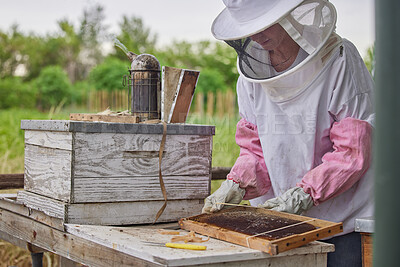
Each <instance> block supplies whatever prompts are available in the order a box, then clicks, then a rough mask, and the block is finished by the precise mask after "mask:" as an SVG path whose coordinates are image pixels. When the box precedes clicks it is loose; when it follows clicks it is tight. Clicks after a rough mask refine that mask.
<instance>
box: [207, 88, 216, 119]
mask: <svg viewBox="0 0 400 267" xmlns="http://www.w3.org/2000/svg"><path fill="white" fill-rule="evenodd" d="M213 115H214V93H213V92H208V93H207V116H209V117H212V116H213Z"/></svg>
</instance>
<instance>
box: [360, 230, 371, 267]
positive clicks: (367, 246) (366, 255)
mask: <svg viewBox="0 0 400 267" xmlns="http://www.w3.org/2000/svg"><path fill="white" fill-rule="evenodd" d="M372 236H373V235H372V234H369V233H361V249H362V261H363V267H372V266H373V257H372V255H373V239H372Z"/></svg>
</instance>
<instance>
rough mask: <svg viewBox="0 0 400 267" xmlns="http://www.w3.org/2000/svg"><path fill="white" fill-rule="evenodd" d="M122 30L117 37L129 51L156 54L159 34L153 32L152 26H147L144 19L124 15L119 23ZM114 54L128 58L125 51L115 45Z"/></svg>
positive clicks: (120, 57)
mask: <svg viewBox="0 0 400 267" xmlns="http://www.w3.org/2000/svg"><path fill="white" fill-rule="evenodd" d="M118 25H119V29H120V32H119V34H118V35H117V37H116V38H117V39H118V40H119V41H120V42H121V43H122V44H123V45H125V46H126V48H127V49H128V50H129V51H132V52H133V53H135V54H138V55H139V54H143V53H147V54H154V53H155V51H156V43H157V35H156V34H152V33H151V30H150V28H148V27H146V26H145V24H144V22H143V20H142V19H141V18H139V17H135V16H131V17H127V16H123V17H122V21H121V22H120V23H119V24H118ZM112 55H113V56H115V57H117V58H119V59H121V60H127V57H126V55H125V53H124V52H122V51H121V50H120V49H119V48H117V47H115V46H114V50H113V52H112Z"/></svg>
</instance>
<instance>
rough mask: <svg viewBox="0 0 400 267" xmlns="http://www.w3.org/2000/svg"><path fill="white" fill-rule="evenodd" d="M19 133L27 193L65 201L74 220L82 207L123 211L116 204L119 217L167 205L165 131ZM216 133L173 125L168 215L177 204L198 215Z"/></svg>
mask: <svg viewBox="0 0 400 267" xmlns="http://www.w3.org/2000/svg"><path fill="white" fill-rule="evenodd" d="M21 128H22V129H23V130H25V177H24V189H25V191H27V192H32V193H35V194H36V195H35V196H36V198H40V201H42V202H45V201H46V198H43V197H47V198H50V199H53V200H57V201H60V203H61V204H60V205H64V206H65V207H67V208H65V209H64V210H69V213H70V214H71V210H73V209H75V208H77V207H78V206H79V207H81V208H86V209H88V210H89V209H92V208H88V207H89V206H90V205H91V206H93V207H95V205H94V204H92V203H96V207H99V206H101V205H99V203H104V204H106V203H107V205H109V206H110V205H111V204H110V203H120V204H112V205H113V208H114V209H115V208H116V207H117V205H125V206H126V205H128V204H126V203H129V202H131V203H134V202H140V203H141V204H144V202H147V201H158V202H159V203H163V200H164V198H163V195H162V192H161V189H160V184H159V174H158V173H159V167H158V166H159V149H160V143H161V139H162V134H163V125H162V124H129V123H109V122H107V123H106V122H85V121H57V120H42V121H40V120H35V121H32V120H23V121H22V122H21ZM214 131H215V128H214V126H203V125H187V124H168V126H167V136H166V143H165V148H164V152H163V158H162V165H161V167H162V175H163V179H164V183H165V187H166V191H167V197H168V200H169V202H168V205H169V206H170V208H173V207H174V204H171V203H179V204H176V205H178V206H176V208H177V209H178V210H183V209H184V205H187V206H188V207H189V206H193V209H194V210H193V215H194V214H196V212H199V211H200V210H201V204H197V205H194V203H199V202H200V200H203V199H204V198H205V197H206V196H208V195H209V193H210V178H211V155H212V136H213V134H214ZM23 199H24V201H25V203H27V204H28V202H29V201H30V200H29V198H28V197H26V196H25V197H24V198H23ZM31 201H32V202H33V198H32V200H31ZM40 201H39V202H40ZM39 202H37V201H36V202H35V203H39ZM55 203H56V202H55ZM88 203H91V204H90V205H86V206H85V205H76V207H75V206H74V205H73V204H88ZM121 203H124V204H121ZM154 203H155V202H153V204H154ZM183 203H186V204H183ZM31 204H32V203H31ZM32 205H33V204H32ZM132 205H133V204H132ZM135 205H138V203H136V204H135ZM161 205H162V204H161ZM161 205H160V206H161ZM179 205H180V206H179ZM182 205H183V206H182ZM56 206H57V205H56ZM153 206H154V207H156V206H157V205H156V204H154V205H153ZM104 207H106V205H104ZM132 208H133V209H135V207H134V206H132ZM93 209H95V208H93ZM58 210H59V211H60V210H62V209H61V208H59V209H58ZM156 212H157V211H155V213H156ZM183 214H187V212H183V213H182V215H183ZM175 217H176V216H175ZM175 217H174V218H175ZM166 221H167V220H166ZM140 223H144V222H140Z"/></svg>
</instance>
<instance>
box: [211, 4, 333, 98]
mask: <svg viewBox="0 0 400 267" xmlns="http://www.w3.org/2000/svg"><path fill="white" fill-rule="evenodd" d="M223 2H224V3H225V5H226V8H225V9H224V10H223V11H222V12H221V13H220V14H219V15H218V16H217V18H216V19H215V20H214V23H213V25H212V29H211V31H212V33H213V35H214V36H215V37H216V38H217V39H219V40H224V41H225V42H227V43H228V44H229V45H230V46H232V47H233V48H234V49H235V50H236V52H237V54H238V61H237V64H238V70H239V73H240V74H241V75H243V77H245V79H247V80H249V81H251V82H256V83H261V85H262V86H263V88H264V89H265V90H266V92H267V93H268V94H269V95H270V97H271V98H272V99H273V100H277V101H279V100H285V99H287V98H290V97H292V96H294V95H296V94H297V93H299V92H300V91H301V90H302V89H303V88H304V87H305V86H306V85H307V84H309V82H310V81H312V80H313V79H314V78H315V76H316V75H317V74H318V73H319V72H320V71H321V70H322V68H323V67H324V65H325V64H326V63H327V62H328V60H329V58H330V55H331V54H332V52H333V51H334V50H335V48H337V47H338V46H339V45H340V43H341V38H340V37H339V36H338V35H337V34H335V33H334V30H335V24H336V10H335V8H334V6H333V5H332V4H331V3H329V2H328V1H326V0H306V1H304V0H223ZM277 23H278V24H280V25H281V26H282V27H283V29H284V30H285V31H286V32H287V33H288V34H289V36H290V37H291V38H292V39H293V40H294V41H295V42H296V43H297V44H298V45H299V46H300V49H299V52H298V54H297V57H296V59H295V60H294V63H293V64H292V66H290V67H289V68H288V69H287V70H285V71H283V72H278V71H276V70H275V68H274V66H273V65H272V64H271V61H270V57H269V51H267V50H265V49H263V47H261V45H260V44H258V43H257V42H255V41H253V40H252V39H251V38H250V37H251V36H252V35H254V34H257V33H259V32H262V31H264V30H265V29H267V28H269V27H270V26H272V25H274V24H277Z"/></svg>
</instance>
